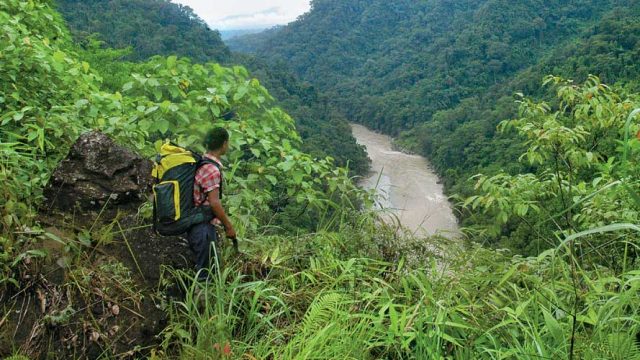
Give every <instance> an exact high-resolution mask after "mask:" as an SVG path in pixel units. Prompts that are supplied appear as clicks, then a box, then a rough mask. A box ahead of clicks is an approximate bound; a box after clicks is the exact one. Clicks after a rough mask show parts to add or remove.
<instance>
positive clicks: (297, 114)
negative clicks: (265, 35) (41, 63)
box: [56, 0, 369, 175]
mask: <svg viewBox="0 0 640 360" xmlns="http://www.w3.org/2000/svg"><path fill="white" fill-rule="evenodd" d="M56 4H57V5H58V8H59V9H60V11H61V13H62V15H63V16H64V18H65V19H66V21H67V23H68V24H69V27H70V29H71V31H72V35H73V36H74V38H75V39H76V41H77V42H79V43H80V44H83V46H84V47H85V48H87V49H94V50H95V49H96V48H98V49H99V48H100V45H99V44H96V42H98V41H102V42H104V43H105V44H107V45H108V46H109V47H112V48H115V49H123V50H126V49H129V51H122V52H120V53H118V52H114V51H110V52H109V54H104V53H103V54H102V56H107V57H109V59H110V60H109V62H113V61H121V60H125V61H126V60H129V61H140V60H146V59H148V58H149V57H151V56H153V55H177V56H185V57H189V58H190V59H192V60H193V61H195V62H208V61H213V62H221V63H224V64H229V65H231V64H241V65H244V66H246V67H247V68H248V69H249V70H250V71H251V72H252V74H253V76H255V77H257V78H258V79H259V80H260V81H261V82H262V83H263V84H264V85H265V86H266V87H267V89H269V90H270V92H271V93H272V94H273V95H274V96H275V98H276V99H277V100H278V101H279V105H280V106H282V107H283V108H284V109H285V110H286V111H287V112H289V114H290V115H291V116H293V118H294V119H295V120H296V123H297V127H298V131H299V133H300V134H301V135H302V137H303V139H305V140H306V141H305V143H304V145H303V150H304V151H306V152H309V153H311V154H313V155H315V156H317V157H318V158H323V157H326V156H331V157H333V158H334V159H335V160H336V163H337V164H338V165H339V166H347V165H349V168H350V170H351V173H352V174H354V175H361V174H365V173H366V172H367V170H368V166H369V164H368V159H367V156H366V153H365V152H364V150H363V149H362V148H361V147H360V146H358V145H357V144H356V142H355V139H354V138H353V137H352V136H351V132H350V131H349V129H348V123H347V122H346V120H345V118H344V115H342V113H341V112H337V111H335V110H333V106H332V105H330V104H329V102H328V101H326V100H323V99H324V97H323V96H322V95H321V94H320V93H319V92H318V91H317V90H315V88H314V87H313V86H311V85H309V84H308V83H306V82H302V81H299V80H298V79H297V78H296V76H294V75H293V74H292V73H291V72H290V71H289V70H288V69H286V68H285V67H283V66H282V65H280V66H278V65H274V64H267V63H265V62H263V61H259V60H258V59H256V58H254V57H253V56H245V55H235V54H231V52H230V51H229V49H228V48H227V46H226V45H225V44H224V43H223V42H222V40H221V37H220V33H219V32H218V31H214V30H211V29H209V28H208V26H207V25H206V24H205V23H204V21H202V20H201V19H200V18H199V17H198V16H197V15H195V14H194V13H193V10H191V8H189V7H188V6H183V5H179V4H174V3H172V2H170V1H167V0H137V1H101V0H98V1H75V0H57V1H56ZM87 55H88V56H95V51H92V52H90V53H89V54H87ZM96 60H97V61H95V62H96V63H98V64H103V63H105V61H106V60H107V59H102V60H98V59H96ZM96 69H97V70H98V71H109V72H113V71H114V70H115V71H117V70H121V71H122V70H125V67H120V68H119V69H116V67H114V66H109V67H108V68H103V67H100V65H98V67H97V68H96ZM104 75H105V76H104V77H105V78H108V79H111V80H108V81H109V82H110V83H109V84H108V85H110V88H111V90H113V91H117V90H119V89H120V88H121V87H122V85H123V84H124V81H125V79H126V75H128V74H121V76H119V75H115V76H114V75H113V74H104Z"/></svg>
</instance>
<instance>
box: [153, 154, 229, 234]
mask: <svg viewBox="0 0 640 360" xmlns="http://www.w3.org/2000/svg"><path fill="white" fill-rule="evenodd" d="M205 164H212V165H214V166H216V167H217V168H218V169H219V170H221V169H220V165H219V164H218V163H216V162H215V161H213V160H210V159H207V158H203V157H202V156H200V155H198V154H197V153H195V152H192V151H189V150H187V149H184V148H182V147H179V146H176V145H173V144H164V145H162V146H161V148H160V153H159V154H158V156H157V158H156V161H155V166H154V168H153V171H152V176H153V177H154V178H155V179H156V184H155V185H154V186H153V224H154V228H155V230H156V231H157V232H158V233H159V234H160V235H163V236H175V235H180V234H183V233H185V232H187V231H189V229H190V228H191V227H193V226H194V225H197V224H201V223H204V222H209V221H211V220H212V219H213V217H214V216H213V211H212V210H211V207H209V206H199V207H196V206H195V204H194V202H193V186H194V182H195V175H196V172H197V171H198V169H199V168H200V167H201V166H202V165H205ZM220 173H222V171H221V172H220ZM220 198H222V185H221V187H220Z"/></svg>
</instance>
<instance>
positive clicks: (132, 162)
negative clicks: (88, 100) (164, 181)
mask: <svg viewBox="0 0 640 360" xmlns="http://www.w3.org/2000/svg"><path fill="white" fill-rule="evenodd" d="M151 168H152V164H151V162H150V161H149V160H147V159H144V158H142V157H141V156H140V155H138V154H136V153H135V152H133V151H131V150H129V149H127V148H125V147H122V146H120V145H118V144H116V143H115V142H114V141H113V140H111V138H109V137H108V136H107V135H105V134H103V133H101V132H97V131H92V132H88V133H86V134H84V135H82V136H80V138H78V140H77V141H76V143H75V144H74V145H73V147H72V148H71V151H70V152H69V155H67V158H66V159H64V160H63V161H62V162H60V164H59V165H58V167H57V168H56V169H55V171H54V172H53V175H52V176H51V179H50V180H49V185H48V186H47V188H46V189H45V197H46V198H47V201H46V205H47V206H48V207H49V206H52V207H56V208H59V209H65V210H67V209H69V208H70V207H74V206H79V207H81V208H83V209H92V208H102V207H103V206H104V205H105V203H107V201H108V204H109V205H123V204H139V203H140V202H141V200H143V199H145V196H146V194H147V192H148V190H149V188H150V186H151V184H152V177H151Z"/></svg>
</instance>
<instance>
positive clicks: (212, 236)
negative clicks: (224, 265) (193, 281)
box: [187, 223, 218, 280]
mask: <svg viewBox="0 0 640 360" xmlns="http://www.w3.org/2000/svg"><path fill="white" fill-rule="evenodd" d="M187 235H188V236H187V237H188V239H189V246H190V247H191V250H192V251H193V252H194V253H195V255H196V270H197V271H198V280H207V277H208V276H209V270H211V271H212V272H213V271H215V270H216V269H215V268H212V265H215V267H216V268H217V263H218V262H217V259H216V257H215V253H214V249H213V248H214V246H216V245H217V243H218V234H217V233H216V228H215V226H213V225H211V224H209V223H202V224H198V225H196V226H194V227H192V228H191V229H190V230H189V232H188V234H187ZM211 259H214V260H215V263H212V261H211Z"/></svg>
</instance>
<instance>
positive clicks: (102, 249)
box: [0, 211, 193, 359]
mask: <svg viewBox="0 0 640 360" xmlns="http://www.w3.org/2000/svg"><path fill="white" fill-rule="evenodd" d="M97 216H98V213H96V212H90V213H87V214H85V215H83V216H77V217H76V218H74V219H70V218H69V217H66V216H64V215H63V214H60V213H55V214H47V215H44V216H43V217H42V218H41V222H42V223H43V224H46V225H47V226H48V228H47V231H49V232H50V233H52V234H55V235H56V236H58V237H59V238H60V239H62V240H63V241H66V242H71V243H77V242H78V240H77V239H79V238H82V237H83V236H86V235H83V233H84V232H85V231H84V230H82V229H86V228H91V227H92V226H93V227H94V229H110V231H109V232H107V231H106V230H100V231H94V232H92V233H91V239H92V240H91V245H90V246H86V247H83V248H82V250H81V251H80V252H79V253H77V254H76V255H75V256H76V257H75V258H70V257H71V256H72V255H70V254H72V253H73V251H69V249H66V250H65V249H64V247H63V246H61V245H60V244H59V243H58V242H56V241H47V242H45V243H43V244H42V246H43V248H45V249H47V251H48V253H49V256H48V258H47V261H46V262H44V263H39V262H36V261H26V262H25V264H23V265H22V276H21V277H22V284H21V285H22V287H21V290H20V291H17V290H15V289H10V290H9V291H8V292H5V293H3V294H2V295H1V296H0V308H1V309H3V310H4V311H3V313H4V314H5V315H3V316H2V318H0V321H2V322H3V324H2V326H0V357H4V356H8V355H10V354H11V353H12V352H14V351H17V350H19V351H20V353H23V354H28V355H29V356H30V357H31V358H33V359H36V358H56V359H66V358H89V359H93V358H98V357H100V356H104V355H109V357H121V358H127V357H135V356H140V355H144V354H146V353H147V351H148V348H149V347H150V346H155V345H157V344H158V343H159V341H160V339H159V338H157V335H158V334H159V333H160V332H161V331H162V330H163V329H164V327H165V326H166V316H167V315H166V313H165V311H164V310H163V309H162V305H163V303H166V302H167V301H173V300H178V299H180V298H181V294H180V291H179V290H177V289H176V288H175V287H172V286H164V285H162V284H160V281H159V280H160V279H161V273H162V268H163V267H164V266H171V267H173V268H177V269H186V268H190V267H191V266H192V265H193V263H192V260H191V259H192V255H191V252H190V250H189V248H188V246H186V245H185V243H184V241H183V240H182V239H180V238H177V237H160V236H158V235H156V234H155V233H154V232H153V230H152V229H151V228H150V227H148V226H147V227H143V228H140V227H141V226H145V224H144V223H139V222H137V221H136V219H135V215H121V214H118V212H117V211H109V212H103V213H102V214H100V219H99V220H98V221H97V222H96V221H95V220H96V217H97ZM118 225H119V226H118ZM120 227H122V231H120ZM123 233H124V236H123ZM100 237H102V239H100ZM99 241H104V242H105V244H99V243H98V242H99ZM105 351H108V352H105Z"/></svg>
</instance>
